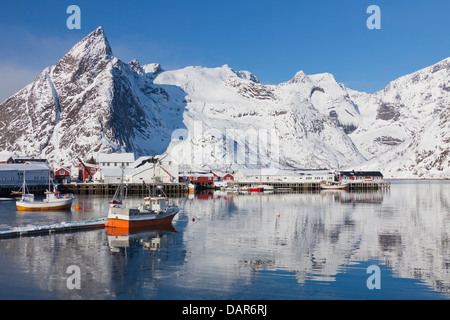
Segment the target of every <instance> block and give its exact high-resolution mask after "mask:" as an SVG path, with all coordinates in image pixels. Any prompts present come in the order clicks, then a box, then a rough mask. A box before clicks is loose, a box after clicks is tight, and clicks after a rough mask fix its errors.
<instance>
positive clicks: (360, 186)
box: [234, 181, 391, 192]
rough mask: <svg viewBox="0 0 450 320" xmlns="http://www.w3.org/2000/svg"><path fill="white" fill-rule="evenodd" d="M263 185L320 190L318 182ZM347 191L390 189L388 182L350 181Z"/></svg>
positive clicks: (269, 183) (289, 188)
mask: <svg viewBox="0 0 450 320" xmlns="http://www.w3.org/2000/svg"><path fill="white" fill-rule="evenodd" d="M262 184H263V185H268V186H272V187H273V188H274V190H292V191H297V192H308V191H320V190H322V188H321V187H320V185H321V183H320V182H264V183H262ZM234 185H236V186H239V187H250V186H252V185H255V183H254V182H248V183H247V182H236V183H234ZM348 186H349V188H348V190H349V191H373V190H388V189H390V186H391V184H390V182H388V181H383V182H369V181H364V182H352V183H349V184H348Z"/></svg>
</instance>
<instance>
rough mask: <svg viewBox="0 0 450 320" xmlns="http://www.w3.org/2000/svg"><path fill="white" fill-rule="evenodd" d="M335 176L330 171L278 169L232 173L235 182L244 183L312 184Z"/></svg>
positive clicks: (245, 170)
mask: <svg viewBox="0 0 450 320" xmlns="http://www.w3.org/2000/svg"><path fill="white" fill-rule="evenodd" d="M334 178H335V174H334V173H333V172H332V171H330V170H301V171H296V170H295V171H294V170H292V171H291V170H279V169H267V168H263V169H240V170H238V171H237V172H235V173H234V181H235V182H245V183H255V184H256V183H268V182H270V183H283V182H290V183H308V182H309V183H312V182H322V181H333V180H334Z"/></svg>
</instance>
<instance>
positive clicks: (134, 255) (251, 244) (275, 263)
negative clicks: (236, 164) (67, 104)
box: [0, 181, 450, 300]
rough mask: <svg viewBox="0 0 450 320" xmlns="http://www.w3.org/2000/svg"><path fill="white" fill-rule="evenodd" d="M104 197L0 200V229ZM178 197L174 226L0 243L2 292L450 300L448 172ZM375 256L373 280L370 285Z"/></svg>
mask: <svg viewBox="0 0 450 320" xmlns="http://www.w3.org/2000/svg"><path fill="white" fill-rule="evenodd" d="M107 201H108V199H107V198H104V197H100V196H84V195H80V196H77V198H76V201H75V203H74V206H75V205H77V204H79V205H80V207H81V210H80V211H75V210H74V209H72V211H68V212H50V213H31V212H30V213H27V212H24V213H22V212H17V211H16V210H15V205H14V203H13V202H0V228H2V227H5V226H22V225H29V224H33V225H38V224H51V223H55V222H62V221H83V220H89V219H92V218H100V217H106V214H107V211H108V207H107ZM129 201H130V204H131V203H132V204H137V203H139V202H140V199H139V198H131V199H129ZM174 201H175V202H176V203H177V204H178V205H179V207H180V213H179V214H178V215H177V216H176V218H175V219H174V221H173V226H174V229H172V230H144V231H142V232H139V233H134V234H130V235H110V234H108V232H107V231H106V230H105V229H99V230H90V231H84V232H75V233H65V234H51V235H45V236H36V237H23V238H18V239H4V240H0V288H1V289H0V299H180V300H184V299H194V300H196V299H261V300H267V299H274V300H278V299H286V300H292V299H450V237H449V236H450V183H449V182H447V181H421V182H417V181H402V182H393V183H392V185H391V189H390V190H389V191H386V192H381V191H377V192H365V193H348V192H344V191H339V192H331V191H327V192H323V191H322V192H317V193H281V194H280V193H278V194H277V193H275V194H252V195H245V194H231V193H228V194H227V193H222V192H215V193H214V194H213V195H196V196H189V197H185V198H177V199H174ZM73 265H75V266H78V267H79V268H80V271H81V278H80V280H81V288H80V289H72V290H71V289H69V288H68V286H67V279H68V277H69V276H70V275H71V274H70V273H67V270H68V267H69V266H73ZM371 265H376V266H378V267H379V268H380V272H379V275H380V277H379V280H380V285H381V286H380V289H372V290H370V289H369V288H368V287H367V279H368V278H369V277H370V276H371V274H370V273H367V268H368V267H369V266H371Z"/></svg>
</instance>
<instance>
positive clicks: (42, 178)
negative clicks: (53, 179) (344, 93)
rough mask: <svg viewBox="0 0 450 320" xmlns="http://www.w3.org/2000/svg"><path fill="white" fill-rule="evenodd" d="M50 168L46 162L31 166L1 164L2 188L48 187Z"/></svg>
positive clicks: (0, 178)
mask: <svg viewBox="0 0 450 320" xmlns="http://www.w3.org/2000/svg"><path fill="white" fill-rule="evenodd" d="M49 175H50V167H49V166H48V164H47V163H45V162H39V163H29V164H23V163H20V164H17V163H14V164H0V186H21V185H22V183H23V180H24V179H25V181H26V184H27V185H46V184H48V182H49Z"/></svg>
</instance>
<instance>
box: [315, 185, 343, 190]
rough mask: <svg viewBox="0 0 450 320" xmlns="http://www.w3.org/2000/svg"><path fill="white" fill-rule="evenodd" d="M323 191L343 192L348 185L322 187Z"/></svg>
mask: <svg viewBox="0 0 450 320" xmlns="http://www.w3.org/2000/svg"><path fill="white" fill-rule="evenodd" d="M321 188H322V189H323V190H345V189H348V185H322V186H321Z"/></svg>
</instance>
